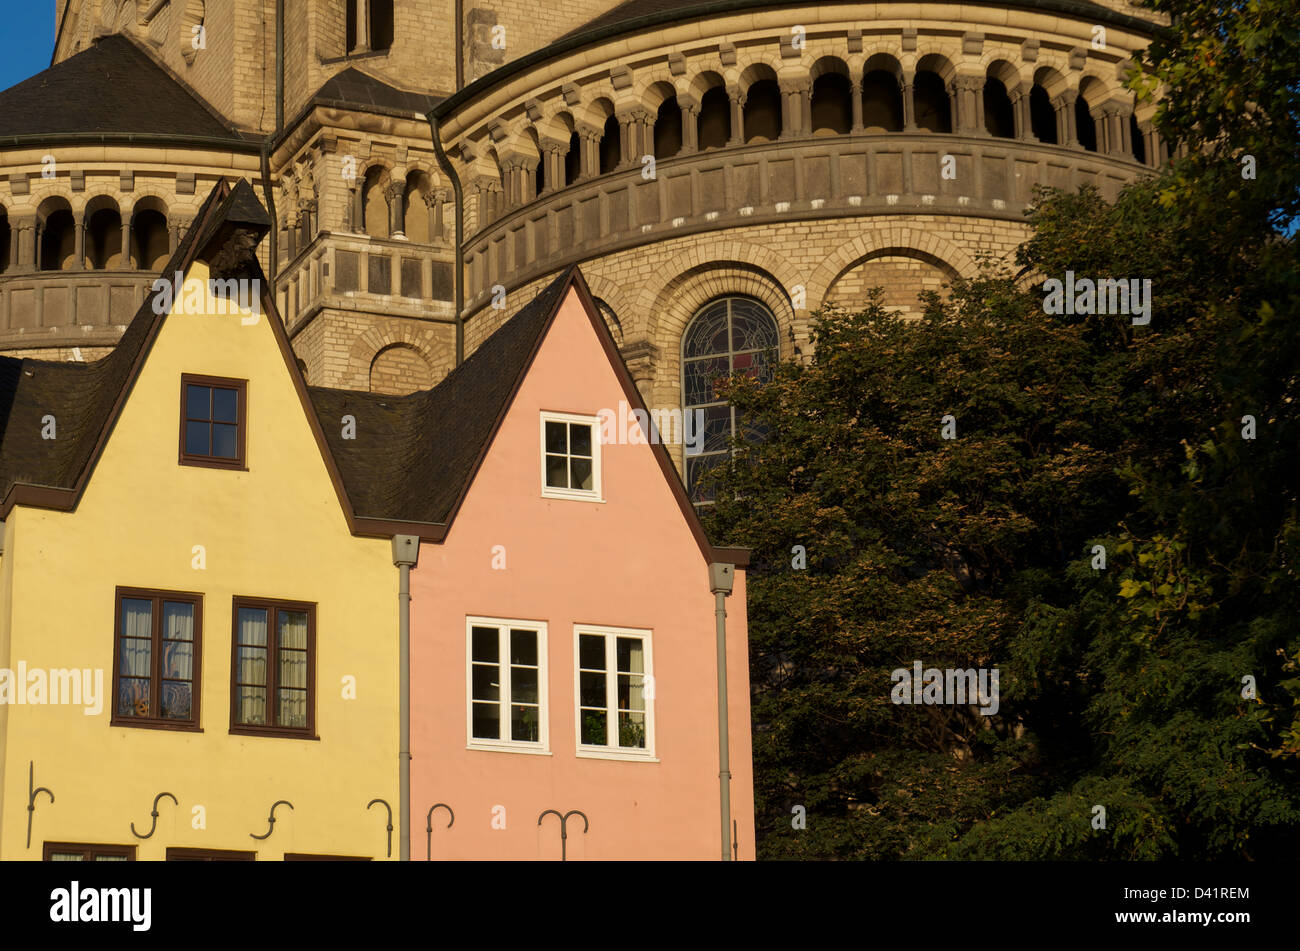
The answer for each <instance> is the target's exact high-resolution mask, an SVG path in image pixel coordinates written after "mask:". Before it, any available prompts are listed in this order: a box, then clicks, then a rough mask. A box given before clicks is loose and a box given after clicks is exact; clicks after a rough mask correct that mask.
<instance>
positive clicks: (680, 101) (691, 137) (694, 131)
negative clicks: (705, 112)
mask: <svg viewBox="0 0 1300 951" xmlns="http://www.w3.org/2000/svg"><path fill="white" fill-rule="evenodd" d="M677 108H679V109H681V111H682V150H681V154H683V155H689V154H690V153H692V152H698V151H699V148H700V142H699V132H700V124H699V117H700V104H699V103H698V102H696V101H695V100H694V99H692V98H691V97H690V96H678V97H677Z"/></svg>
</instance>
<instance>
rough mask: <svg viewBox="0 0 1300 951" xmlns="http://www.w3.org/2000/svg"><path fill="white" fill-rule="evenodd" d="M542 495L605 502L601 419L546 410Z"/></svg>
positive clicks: (543, 437)
mask: <svg viewBox="0 0 1300 951" xmlns="http://www.w3.org/2000/svg"><path fill="white" fill-rule="evenodd" d="M541 433H542V452H541V456H542V496H543V497H544V498H548V499H578V500H582V501H588V502H602V501H604V499H603V497H602V496H601V488H600V420H599V419H598V418H597V417H595V416H575V415H574V414H572V413H547V412H544V413H542V429H541Z"/></svg>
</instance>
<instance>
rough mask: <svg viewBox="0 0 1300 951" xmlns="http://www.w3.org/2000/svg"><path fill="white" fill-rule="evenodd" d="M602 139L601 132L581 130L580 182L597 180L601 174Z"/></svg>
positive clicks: (579, 140) (579, 142)
mask: <svg viewBox="0 0 1300 951" xmlns="http://www.w3.org/2000/svg"><path fill="white" fill-rule="evenodd" d="M600 139H601V130H599V129H592V128H580V129H579V130H578V147H579V150H580V153H581V154H580V155H579V159H580V161H579V162H578V181H583V180H585V179H588V178H595V177H596V176H597V175H599V174H600Z"/></svg>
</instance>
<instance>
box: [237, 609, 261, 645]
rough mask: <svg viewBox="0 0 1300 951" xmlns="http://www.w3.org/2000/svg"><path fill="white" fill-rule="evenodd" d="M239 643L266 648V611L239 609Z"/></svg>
mask: <svg viewBox="0 0 1300 951" xmlns="http://www.w3.org/2000/svg"><path fill="white" fill-rule="evenodd" d="M239 643H241V644H252V645H254V646H259V647H265V646H266V609H265V608H240V609H239Z"/></svg>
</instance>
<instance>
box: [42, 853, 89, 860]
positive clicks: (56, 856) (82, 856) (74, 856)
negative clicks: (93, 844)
mask: <svg viewBox="0 0 1300 951" xmlns="http://www.w3.org/2000/svg"><path fill="white" fill-rule="evenodd" d="M85 860H86V853H84V852H51V853H50V861H51V862H84V861H85Z"/></svg>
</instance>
